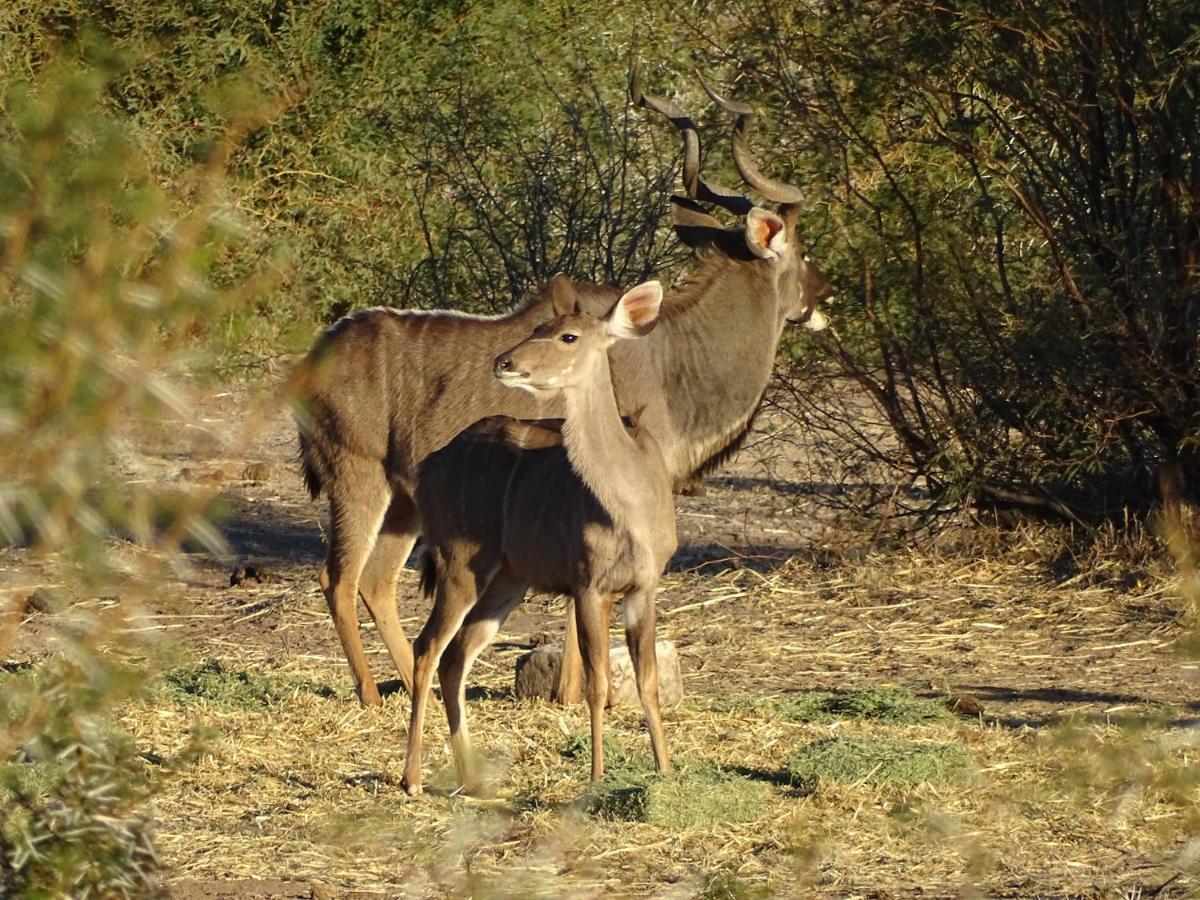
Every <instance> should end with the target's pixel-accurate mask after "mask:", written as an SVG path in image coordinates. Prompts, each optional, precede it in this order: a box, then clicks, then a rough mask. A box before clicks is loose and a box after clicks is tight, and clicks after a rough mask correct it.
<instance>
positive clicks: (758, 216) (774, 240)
mask: <svg viewBox="0 0 1200 900" xmlns="http://www.w3.org/2000/svg"><path fill="white" fill-rule="evenodd" d="M788 237H789V230H788V226H787V223H786V222H784V220H783V217H782V216H780V215H779V214H778V213H773V212H771V211H770V210H767V209H762V208H761V207H758V206H756V207H754V209H752V210H750V212H748V213H746V246H747V247H749V248H750V252H751V253H753V254H754V255H755V256H758V257H761V258H762V259H776V258H778V257H780V256H782V255H783V254H784V251H786V250H787V246H788Z"/></svg>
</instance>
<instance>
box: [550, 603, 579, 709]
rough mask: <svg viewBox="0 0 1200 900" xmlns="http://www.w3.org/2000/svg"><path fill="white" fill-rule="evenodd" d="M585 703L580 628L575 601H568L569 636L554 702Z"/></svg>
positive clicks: (565, 645)
mask: <svg viewBox="0 0 1200 900" xmlns="http://www.w3.org/2000/svg"><path fill="white" fill-rule="evenodd" d="M582 701H583V657H582V656H581V655H580V653H579V627H578V625H577V624H576V618H575V601H574V600H573V599H569V600H567V634H566V637H565V638H564V639H563V653H562V664H561V665H560V666H559V668H558V684H557V685H556V686H555V688H554V702H556V703H560V704H562V705H563V706H571V705H572V704H574V703H580V702H582Z"/></svg>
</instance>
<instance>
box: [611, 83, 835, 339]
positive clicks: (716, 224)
mask: <svg viewBox="0 0 1200 900" xmlns="http://www.w3.org/2000/svg"><path fill="white" fill-rule="evenodd" d="M700 84H701V86H702V87H703V88H704V90H705V92H706V93H707V94H708V96H709V97H710V98H711V99H712V100H713V102H714V103H716V104H717V105H718V106H720V107H721V108H722V109H724V110H726V111H728V112H732V113H734V115H735V116H736V117H737V118H736V120H735V123H734V131H733V161H734V164H735V165H736V166H737V170H738V172H739V174H740V175H741V176H742V179H743V180H744V181H745V182H746V183H747V184H748V185H750V187H752V188H754V189H755V190H756V191H757V192H758V193H759V194H761V195H762V196H763V197H764V198H765V199H767V200H769V201H771V202H772V203H774V204H776V205H775V208H773V209H769V208H765V207H761V206H755V205H754V204H753V203H752V202H751V201H750V200H749V199H748V198H747V197H744V196H741V195H740V194H736V193H733V192H731V191H728V190H725V189H724V188H721V187H720V186H718V185H716V184H713V183H712V182H706V181H705V180H704V179H702V178H701V177H700V136H699V132H698V131H697V129H696V124H695V122H693V121H692V120H691V118H689V117H688V116H687V115H686V114H685V113H684V112H683V111H682V110H681V109H679V107H677V106H676V105H675V104H674V103H672V102H671V101H669V100H666V99H664V98H662V97H654V96H651V95H649V94H645V93H643V92H642V86H641V71H640V68H639V67H638V66H637V65H635V66H634V67H633V71H632V72H631V73H630V78H629V95H630V97H631V99H632V100H633V103H634V104H635V105H637V106H644V107H646V108H647V109H651V110H654V111H655V112H657V113H659V114H660V115H663V116H666V117H667V118H668V119H670V120H671V123H672V124H673V125H674V126H675V127H676V128H678V129H679V131H680V133H681V134H682V135H683V186H684V190H685V191H686V192H687V197H672V198H671V204H672V217H673V219H674V222H675V231H676V233H677V234H678V235H679V237H680V239H681V240H682V241H683V242H684V243H685V244H687V245H688V246H690V247H694V248H696V249H704V248H712V249H715V250H716V251H717V252H720V253H723V254H725V255H726V256H728V257H730V258H731V259H741V260H750V261H754V260H763V261H764V262H763V263H762V265H763V266H764V267H765V268H766V269H768V270H769V271H768V272H767V273H766V277H769V278H770V279H771V280H772V281H773V283H774V284H775V285H776V286H777V289H778V297H779V308H778V310H777V312H778V315H779V318H780V319H781V321H788V322H795V323H798V324H803V325H804V326H805V327H806V328H810V329H812V330H813V331H820V330H822V329H823V328H825V327H826V326H827V325H828V324H829V320H828V319H827V318H826V317H825V315H824V314H823V313H822V312H821V310H820V309H818V308H817V307H818V304H819V303H820V302H821V301H822V300H827V299H828V298H829V297H830V295H831V294H832V289H831V287H830V284H829V281H828V280H827V279H826V278H825V274H824V273H823V272H822V271H821V270H820V269H819V268H818V267H817V265H816V263H814V262H812V261H811V260H810V259H809V257H808V248H807V246H806V245H805V243H804V238H803V237H802V236H801V235H800V232H799V229H798V228H797V222H798V220H799V217H800V210H801V205H800V204H801V202H802V200H803V194H802V193H801V192H800V190H799V189H798V188H796V187H794V186H792V185H790V184H785V183H784V182H782V181H777V180H775V179H773V178H768V177H767V176H765V175H763V174H762V172H760V171H759V169H758V166H757V165H756V164H755V162H754V159H753V157H751V155H750V150H749V145H748V136H749V133H750V125H751V122H752V121H753V119H754V109H753V108H752V107H751V106H749V105H748V104H745V103H739V102H737V101H733V100H728V99H726V98H724V97H722V96H721V95H719V94H717V93H716V92H715V91H714V90H713V89H712V88H710V87H709V86H708V84H707V83H706V82H705V81H704V79H703V78H701V79H700ZM701 203H710V204H713V205H715V206H719V207H721V208H723V209H726V210H728V211H729V212H731V213H733V214H734V215H737V216H741V217H743V219H744V221H743V224H742V225H741V226H739V227H736V228H728V229H727V228H725V227H724V226H723V225H722V224H721V223H720V221H719V220H717V219H716V218H714V217H713V216H711V215H710V214H709V213H708V212H706V211H705V209H704V207H703V206H701Z"/></svg>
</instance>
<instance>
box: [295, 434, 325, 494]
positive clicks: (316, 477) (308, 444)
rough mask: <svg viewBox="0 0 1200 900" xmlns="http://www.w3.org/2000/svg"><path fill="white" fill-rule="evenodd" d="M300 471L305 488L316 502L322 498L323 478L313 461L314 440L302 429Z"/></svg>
mask: <svg viewBox="0 0 1200 900" xmlns="http://www.w3.org/2000/svg"><path fill="white" fill-rule="evenodd" d="M300 469H301V471H302V472H303V473H304V486H305V487H306V488H308V496H309V497H311V498H312V499H313V500H316V499H317V498H318V497H319V496H321V476H320V474H319V473H318V472H317V467H316V464H315V462H314V460H313V449H312V438H311V437H309V436H308V435H307V434H305V433H304V429H303V428H301V429H300Z"/></svg>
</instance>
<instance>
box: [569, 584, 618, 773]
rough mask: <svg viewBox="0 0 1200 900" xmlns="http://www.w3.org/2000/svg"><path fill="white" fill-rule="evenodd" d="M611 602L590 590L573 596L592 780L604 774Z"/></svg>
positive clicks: (611, 600)
mask: <svg viewBox="0 0 1200 900" xmlns="http://www.w3.org/2000/svg"><path fill="white" fill-rule="evenodd" d="M612 602H613V598H612V595H611V594H600V593H596V592H594V591H591V592H588V593H585V594H581V595H579V596H577V597H576V598H575V618H576V619H577V620H578V622H579V645H580V650H581V651H582V655H583V669H584V673H585V674H586V676H587V701H588V711H589V712H590V713H591V720H592V781H599V780H600V779H601V778H603V777H604V707H605V706H606V705H607V703H608V621H609V615H610V613H611V612H612Z"/></svg>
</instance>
